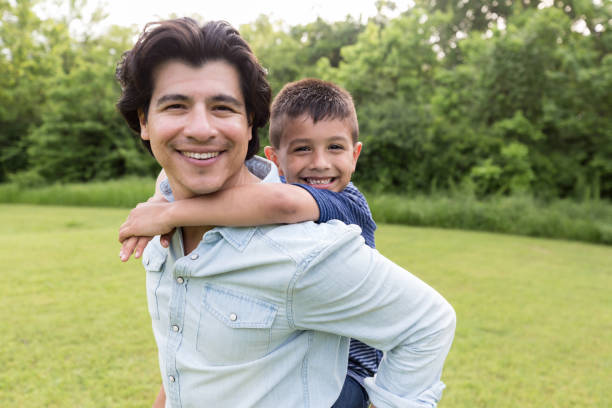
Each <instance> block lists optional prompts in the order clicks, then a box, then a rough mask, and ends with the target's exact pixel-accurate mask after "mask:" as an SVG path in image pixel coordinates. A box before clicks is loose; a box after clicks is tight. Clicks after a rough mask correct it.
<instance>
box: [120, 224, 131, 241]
mask: <svg viewBox="0 0 612 408" xmlns="http://www.w3.org/2000/svg"><path fill="white" fill-rule="evenodd" d="M130 236H131V234H130V231H129V227H128V222H127V221H126V222H124V223H123V224H121V226H120V227H119V242H123V241H125V240H126V239H128V238H129V237H130Z"/></svg>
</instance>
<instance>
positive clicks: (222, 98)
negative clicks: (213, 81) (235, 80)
mask: <svg viewBox="0 0 612 408" xmlns="http://www.w3.org/2000/svg"><path fill="white" fill-rule="evenodd" d="M210 100H211V101H212V102H226V103H230V104H232V105H235V106H239V107H242V106H243V105H244V104H243V103H242V102H240V101H239V100H238V99H236V98H234V97H233V96H231V95H228V94H217V95H214V96H212V97H211V98H210Z"/></svg>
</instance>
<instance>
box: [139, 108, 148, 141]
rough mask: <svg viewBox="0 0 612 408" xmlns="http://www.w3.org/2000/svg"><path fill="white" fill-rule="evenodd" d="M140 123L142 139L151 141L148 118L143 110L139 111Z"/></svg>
mask: <svg viewBox="0 0 612 408" xmlns="http://www.w3.org/2000/svg"><path fill="white" fill-rule="evenodd" d="M138 121H139V122H140V138H141V139H142V140H149V131H148V130H147V118H146V117H145V114H144V112H143V111H142V109H138Z"/></svg>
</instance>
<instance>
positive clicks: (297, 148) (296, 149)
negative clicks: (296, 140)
mask: <svg viewBox="0 0 612 408" xmlns="http://www.w3.org/2000/svg"><path fill="white" fill-rule="evenodd" d="M309 150H310V147H308V146H298V147H296V148H295V149H293V151H294V152H307V151H309Z"/></svg>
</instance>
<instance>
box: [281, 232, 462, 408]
mask: <svg viewBox="0 0 612 408" xmlns="http://www.w3.org/2000/svg"><path fill="white" fill-rule="evenodd" d="M332 223H333V222H332ZM351 230H352V231H351ZM335 231H336V233H337V231H338V230H335ZM340 231H342V229H340ZM344 231H345V232H343V233H342V234H341V235H342V236H341V237H339V238H338V239H337V240H336V241H335V242H334V243H333V244H332V245H326V246H325V249H324V250H322V251H321V253H319V254H317V255H316V256H314V257H313V259H312V261H311V262H310V263H309V265H308V266H306V267H305V270H304V271H303V272H302V273H300V278H299V279H297V280H296V281H295V283H294V286H293V288H291V293H292V294H293V296H292V298H291V304H292V307H291V316H292V318H293V319H294V320H293V321H294V324H295V326H296V327H297V328H302V329H310V330H320V331H324V332H329V333H335V334H339V335H341V336H345V337H350V338H355V339H358V340H360V341H362V342H364V343H366V344H368V345H370V346H372V347H375V348H377V349H380V350H383V351H384V352H385V356H384V358H383V360H382V362H381V364H380V366H379V369H378V374H377V375H376V377H375V378H367V379H366V381H365V387H366V390H367V392H368V395H369V396H370V399H371V401H372V403H373V404H374V405H375V406H376V407H377V408H391V407H408V408H423V407H435V406H436V404H437V402H438V401H439V400H440V398H441V394H442V390H443V389H444V384H443V383H442V381H441V374H442V367H443V365H444V360H445V359H446V356H447V354H448V352H449V350H450V346H451V343H452V340H453V336H454V332H455V322H456V316H455V312H454V310H453V308H452V307H451V305H450V304H449V303H448V302H447V301H446V300H445V299H444V298H443V297H442V296H441V295H440V294H439V293H438V292H436V291H435V290H434V289H433V288H431V287H430V286H429V285H427V284H426V283H425V282H423V281H422V280H420V279H419V278H417V277H416V276H414V275H412V274H411V273H410V272H408V271H406V270H404V269H403V268H401V267H400V266H398V265H396V264H394V263H393V262H391V261H390V260H388V259H386V258H385V257H383V256H382V255H381V254H380V253H379V252H378V251H376V250H375V249H372V248H369V247H367V246H365V245H363V239H362V238H361V237H359V236H358V235H357V234H358V231H355V229H354V228H347V229H345V230H344Z"/></svg>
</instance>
